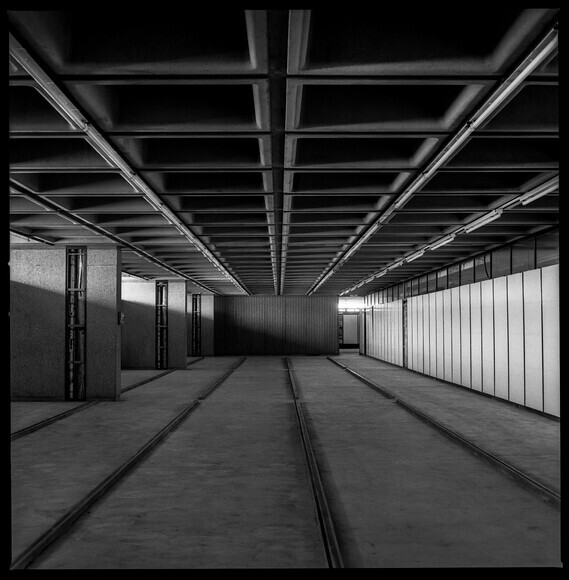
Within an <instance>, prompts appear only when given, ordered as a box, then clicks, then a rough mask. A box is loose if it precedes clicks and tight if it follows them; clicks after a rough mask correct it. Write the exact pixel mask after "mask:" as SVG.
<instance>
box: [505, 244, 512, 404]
mask: <svg viewBox="0 0 569 580" xmlns="http://www.w3.org/2000/svg"><path fill="white" fill-rule="evenodd" d="M511 253H512V252H510V254H511ZM510 262H511V258H510ZM510 271H511V270H510ZM506 355H507V361H508V364H507V366H506V371H507V377H508V399H507V400H508V401H509V400H510V295H509V280H508V276H506Z"/></svg>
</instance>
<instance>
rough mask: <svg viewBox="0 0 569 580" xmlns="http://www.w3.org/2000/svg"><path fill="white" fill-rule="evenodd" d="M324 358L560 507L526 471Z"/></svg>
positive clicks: (554, 496) (551, 493)
mask: <svg viewBox="0 0 569 580" xmlns="http://www.w3.org/2000/svg"><path fill="white" fill-rule="evenodd" d="M326 358H327V359H328V360H329V361H331V362H333V363H334V364H336V365H338V366H339V367H341V368H343V369H344V370H345V371H347V372H348V373H350V374H351V375H353V376H354V377H356V378H357V379H359V380H360V381H361V382H362V383H365V384H366V385H367V386H368V387H371V388H372V389H374V390H375V391H377V392H378V393H380V394H381V395H383V396H384V397H387V398H388V399H393V400H394V402H395V403H397V404H398V405H400V406H401V407H403V408H404V409H405V410H407V411H409V412H410V413H412V414H413V415H415V416H416V417H417V418H419V419H421V420H422V421H423V422H425V423H427V424H428V425H430V426H432V427H435V428H436V429H438V430H439V431H440V432H441V433H443V434H444V435H446V436H447V437H448V438H449V439H452V440H453V441H455V442H456V443H459V444H460V445H462V446H463V447H465V448H466V449H468V450H469V451H470V452H472V453H473V454H474V455H477V456H479V457H481V458H482V459H484V460H486V461H487V462H488V463H490V464H491V465H493V466H494V467H496V468H498V469H499V470H501V471H503V472H504V473H506V475H508V476H510V477H512V478H513V479H514V480H515V481H517V482H518V483H519V484H521V485H522V486H523V487H524V488H526V489H528V490H529V491H532V492H534V493H536V494H537V495H539V496H540V497H541V498H542V499H544V500H545V501H547V502H548V503H550V504H551V505H553V506H554V507H556V508H557V509H560V507H561V496H560V495H559V494H558V493H557V492H556V491H554V490H552V489H550V488H548V487H547V486H545V485H543V484H542V483H540V482H538V481H536V480H535V479H534V478H532V477H530V476H529V475H527V474H526V473H524V472H522V471H520V470H519V469H517V468H515V467H514V466H513V465H511V464H509V463H508V462H506V461H504V460H502V459H500V458H499V457H497V456H496V455H494V454H492V453H490V452H488V451H486V450H485V449H483V448H481V447H479V446H478V445H476V444H475V443H473V442H472V441H470V440H469V439H467V438H465V437H463V436H462V435H460V434H459V433H457V432H456V431H454V430H453V429H449V428H448V427H445V426H444V425H443V424H442V423H440V422H439V421H437V420H436V419H434V418H433V417H431V416H430V415H427V414H426V413H424V412H423V411H420V410H419V409H417V407H415V406H413V405H410V404H409V403H407V402H405V401H402V400H401V399H399V398H398V397H396V396H395V395H393V394H392V393H390V392H389V391H387V390H386V389H384V388H383V387H380V386H379V385H377V384H376V383H374V382H373V381H371V380H370V379H368V378H366V377H364V376H363V375H361V374H360V373H358V372H357V371H354V370H353V369H351V368H349V367H348V366H346V365H345V364H343V363H341V362H339V361H337V360H334V359H333V358H332V357H326Z"/></svg>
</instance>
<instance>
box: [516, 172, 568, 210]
mask: <svg viewBox="0 0 569 580" xmlns="http://www.w3.org/2000/svg"><path fill="white" fill-rule="evenodd" d="M558 187H559V177H555V178H554V179H552V180H550V181H548V182H547V183H543V184H542V185H540V186H538V187H536V188H535V189H533V190H531V191H528V192H527V193H526V194H525V195H522V197H520V202H521V204H522V205H527V204H528V203H531V202H532V201H535V200H536V199H539V198H540V197H543V196H544V195H547V194H548V193H551V192H552V191H555V190H556V189H557V188H558Z"/></svg>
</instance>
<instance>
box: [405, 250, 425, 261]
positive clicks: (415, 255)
mask: <svg viewBox="0 0 569 580" xmlns="http://www.w3.org/2000/svg"><path fill="white" fill-rule="evenodd" d="M424 253H425V250H419V251H418V252H415V253H414V254H411V255H410V256H408V257H407V258H405V261H406V262H412V261H413V260H416V259H417V258H420V257H421V256H422V255H423V254H424Z"/></svg>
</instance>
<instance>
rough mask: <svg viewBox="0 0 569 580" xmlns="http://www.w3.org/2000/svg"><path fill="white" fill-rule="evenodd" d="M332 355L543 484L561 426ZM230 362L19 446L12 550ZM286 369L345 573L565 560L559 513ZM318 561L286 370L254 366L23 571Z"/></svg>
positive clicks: (191, 372)
mask: <svg viewBox="0 0 569 580" xmlns="http://www.w3.org/2000/svg"><path fill="white" fill-rule="evenodd" d="M340 359H341V360H342V361H343V362H344V363H345V364H349V366H352V367H353V368H354V369H356V365H357V364H360V365H361V366H360V367H359V368H358V369H356V370H359V371H360V372H361V373H362V374H366V373H368V374H370V375H373V378H374V380H377V381H378V382H381V384H382V385H385V386H386V388H387V387H388V388H390V389H393V390H395V389H397V388H399V389H400V391H401V392H403V390H405V389H406V390H405V396H409V397H413V399H412V400H413V404H415V405H419V404H421V402H423V403H424V406H425V409H426V410H428V411H429V413H435V412H437V413H438V415H437V417H438V419H440V420H441V421H446V422H448V423H449V424H452V425H454V426H455V427H457V428H460V429H461V432H462V433H463V434H465V435H467V436H470V437H473V438H475V439H476V440H477V443H478V444H480V445H487V446H489V447H491V448H492V450H493V451H494V452H498V451H499V452H500V453H501V454H502V455H503V456H505V457H510V458H511V459H512V461H513V460H515V461H516V462H517V463H516V464H517V465H518V466H520V467H524V468H526V469H528V470H531V471H532V474H533V475H534V476H536V477H539V478H540V480H541V481H548V482H552V483H553V484H554V483H555V481H556V479H555V468H557V469H558V457H557V460H556V458H555V449H556V447H555V446H556V445H558V427H559V424H558V423H556V422H555V421H551V420H549V419H546V418H543V417H540V416H538V415H536V414H535V413H531V412H527V411H523V410H520V409H515V408H513V407H511V406H508V405H505V404H501V405H500V410H502V411H504V409H505V408H507V409H508V411H507V412H506V414H502V415H500V412H499V410H496V405H497V404H499V402H497V401H493V400H491V399H488V398H486V397H478V396H476V395H475V394H473V393H470V392H466V391H464V390H462V389H457V388H453V387H449V386H448V385H444V387H445V388H444V389H443V388H442V387H441V385H434V384H431V383H430V379H428V380H427V381H423V382H422V383H421V385H419V384H416V380H417V378H418V376H417V375H416V374H415V373H412V372H410V371H405V370H403V369H400V370H399V374H398V375H396V373H395V372H393V370H394V369H393V367H391V365H384V366H383V367H382V364H383V363H379V362H378V361H374V360H372V359H367V358H365V357H357V356H354V355H351V354H350V355H346V356H342V357H340ZM238 360H239V358H238V357H216V358H206V359H203V360H200V361H198V362H195V363H194V364H192V365H191V366H189V367H188V368H187V369H186V370H176V371H174V372H171V373H168V374H166V375H163V376H160V377H159V378H156V379H155V380H151V381H150V382H147V383H145V384H142V385H141V386H139V387H137V388H135V389H132V390H129V391H128V392H125V393H124V394H123V399H122V400H121V401H120V402H118V403H113V402H101V403H99V404H97V405H95V406H92V407H90V408H86V409H84V410H81V411H79V412H77V413H75V414H73V415H71V416H69V417H66V418H65V419H62V420H61V421H58V422H56V423H54V424H52V425H49V426H47V427H45V428H43V429H41V430H40V431H37V432H35V433H30V434H29V435H26V436H25V437H22V438H20V439H18V440H16V441H14V442H13V443H12V482H13V489H12V504H13V508H12V510H13V511H12V528H13V532H12V533H13V538H12V542H13V554H14V556H17V555H18V554H20V553H22V552H23V550H24V549H25V548H26V547H27V546H29V545H30V544H31V543H32V542H34V540H36V539H37V538H38V537H39V536H41V534H43V533H44V532H46V530H48V529H49V528H50V526H52V525H53V524H54V523H55V522H57V520H58V519H59V518H61V517H62V516H63V515H64V514H65V513H66V511H67V510H69V509H70V508H71V507H73V506H74V505H75V504H76V503H77V502H78V501H80V500H81V498H82V497H84V496H85V494H87V493H88V492H89V491H90V490H91V489H92V488H93V487H95V486H96V485H97V484H98V483H100V482H101V481H102V480H103V479H104V478H105V477H107V476H108V475H109V474H110V473H112V472H113V470H115V469H116V468H117V466H120V465H121V464H122V463H123V462H124V461H125V460H127V459H128V458H130V457H131V456H132V455H133V454H134V453H135V452H136V451H137V450H138V449H140V448H141V447H142V446H143V445H144V444H145V443H146V442H147V441H148V440H149V439H150V438H151V437H153V436H154V435H155V434H156V433H157V432H158V431H159V430H160V429H162V428H163V427H164V426H165V425H166V424H168V423H169V421H171V420H172V418H173V417H175V416H177V415H178V414H179V413H180V411H181V410H182V409H184V408H185V407H187V405H188V404H189V403H190V402H191V401H192V400H193V399H195V397H196V396H198V394H199V393H200V392H202V391H203V389H204V388H205V387H207V386H208V385H210V384H212V383H213V382H214V381H215V380H217V379H218V378H220V377H221V376H222V375H223V374H224V373H225V372H226V370H227V369H229V368H230V367H232V366H233V365H234V364H235V363H236V362H238ZM290 360H291V362H292V367H293V369H294V371H293V372H294V373H295V378H296V381H297V385H298V389H299V395H300V399H301V401H302V405H303V409H304V413H305V417H306V419H307V422H308V426H309V430H310V434H311V438H312V443H313V446H314V450H315V453H316V456H317V460H318V463H319V466H320V469H321V473H322V477H323V483H324V487H325V489H326V492H327V495H328V499H329V502H330V507H331V510H332V514H333V517H334V520H335V522H336V527H337V532H338V536H339V541H340V547H341V549H342V554H343V556H344V560H345V564H346V565H347V566H349V567H354V568H367V567H369V568H385V567H398V568H399V567H455V566H458V567H488V566H492V567H494V566H496V567H504V566H505V567H544V566H547V567H558V566H560V538H559V536H560V513H559V511H558V510H557V509H555V508H554V507H552V506H550V505H548V504H547V503H545V502H544V501H542V500H541V499H540V498H538V497H537V496H536V495H534V494H532V493H530V492H528V491H527V490H526V489H524V488H523V487H521V486H520V485H519V484H518V483H516V482H515V481H513V480H512V479H510V478H508V477H506V476H505V475H504V474H503V473H502V472H500V471H498V470H497V469H495V468H493V467H491V466H490V465H488V464H487V463H486V462H485V461H482V460H481V459H479V458H477V457H475V456H474V455H472V454H471V453H469V452H468V451H466V450H465V449H464V448H463V447H461V446H460V445H457V444H456V443H454V442H453V441H451V440H449V439H448V438H447V437H445V436H443V435H442V434H441V433H440V432H439V431H437V430H436V429H434V428H432V427H430V426H428V425H427V424H425V423H424V422H422V421H420V420H419V419H417V418H416V417H415V416H413V415H412V414H410V413H408V412H407V411H405V410H404V409H403V408H402V407H401V406H399V405H397V404H395V403H394V402H393V400H390V399H387V398H385V397H383V396H381V395H380V394H379V393H377V392H375V391H373V390H372V389H370V388H369V387H368V386H366V385H365V384H363V383H362V382H361V381H359V380H357V379H356V378H355V377H353V376H351V375H349V374H348V373H347V372H346V371H345V370H343V369H341V368H340V367H338V366H336V365H334V364H333V363H332V362H330V361H329V360H327V359H326V357H296V356H295V357H291V359H290ZM384 367H386V368H384ZM387 367H388V368H387ZM130 378H132V377H130ZM370 378H371V376H370ZM434 382H435V383H436V382H437V381H434ZM129 384H134V383H132V382H131V383H129ZM405 385H407V386H405ZM419 390H421V393H420V394H421V397H419V396H418V395H419V392H418V391H419ZM451 391H452V392H451ZM437 397H439V399H438V403H437ZM447 400H448V406H446V407H445V406H444V405H442V404H441V402H445V403H446V401H447ZM17 405H18V411H17V413H23V414H25V408H22V405H32V406H31V407H30V411H32V413H30V414H34V413H37V408H35V407H36V406H37V405H38V403H17ZM41 405H45V406H49V405H53V403H43V404H41ZM466 408H469V409H472V412H471V413H469V414H466V413H465V411H464V410H465V409H466ZM445 409H447V410H446V411H445ZM54 410H55V408H54ZM510 410H511V411H512V413H513V411H515V414H514V415H512V416H511V417H510V415H509V414H508V413H509V412H510ZM17 413H16V414H17ZM45 413H47V411H45V410H44V411H43V415H44V416H45ZM22 416H23V415H22ZM500 416H501V417H502V421H499V420H498V419H499V418H500ZM510 419H511V421H512V422H511V421H510ZM30 421H31V419H30ZM28 422H29V421H28ZM518 429H519V431H518ZM516 433H517V435H516ZM517 437H521V438H522V439H523V440H524V441H525V442H526V443H527V444H522V443H521V442H520V441H519V440H518V439H517ZM536 441H537V442H536ZM540 449H541V450H542V451H544V453H543V455H544V459H543V460H542V461H536V460H535V459H536V458H535V457H534V460H530V456H531V455H536V457H537V456H539V455H540V453H539V452H538V450H540ZM552 466H553V468H552ZM557 481H558V480H557ZM325 566H326V560H325V557H324V551H323V544H322V541H321V538H320V535H319V528H318V522H317V519H316V514H315V510H314V505H313V501H312V497H311V491H310V484H309V479H308V474H307V469H306V464H305V460H304V455H303V451H302V446H301V442H300V437H299V432H298V425H297V423H296V417H295V413H294V405H293V402H292V396H291V393H290V388H289V386H288V379H287V377H286V372H285V368H284V364H283V360H282V358H280V357H248V358H247V360H246V361H245V363H243V364H242V365H241V366H240V367H239V368H238V369H237V370H235V371H234V372H233V373H232V374H231V375H229V377H228V378H227V380H226V381H225V382H224V383H222V384H221V385H220V386H219V387H218V388H217V389H216V390H215V391H213V393H212V394H211V395H209V396H208V397H207V399H205V400H203V401H202V402H201V403H200V404H199V405H198V406H197V408H196V409H195V410H194V411H192V413H191V414H190V415H189V416H188V417H187V418H186V419H185V420H184V421H183V422H182V423H180V424H179V425H178V426H177V428H176V429H175V430H173V431H172V432H171V433H170V434H169V435H167V436H166V438H165V439H163V440H162V441H161V442H160V443H159V444H158V445H157V446H156V447H155V448H154V450H153V451H152V452H151V453H150V454H149V455H148V456H147V457H146V458H145V459H144V460H143V461H141V462H140V463H139V464H138V465H137V466H136V467H135V468H134V469H133V470H132V471H130V472H129V473H128V474H127V475H126V476H125V477H123V478H122V479H121V480H120V482H119V483H117V484H116V485H115V486H114V487H112V488H111V489H110V491H109V492H108V493H107V494H106V495H105V496H104V497H103V498H102V499H100V500H99V501H98V502H97V503H95V504H94V505H93V506H92V507H91V508H90V509H89V511H88V513H86V514H85V515H84V516H83V517H82V518H81V519H80V520H79V521H78V522H77V523H76V524H75V525H74V526H73V527H72V528H71V529H70V531H69V532H68V533H67V534H65V535H64V536H63V537H62V538H60V539H59V540H58V541H56V542H55V543H54V544H53V545H52V546H51V547H50V548H48V549H47V550H46V551H45V552H44V553H43V554H42V555H41V556H39V557H38V558H37V559H36V560H35V561H34V562H32V564H31V565H30V568H38V569H39V568H42V569H66V568H75V569H101V568H107V569H119V568H120V569H128V568H137V569H151V568H164V569H166V568H184V569H191V568H311V567H325Z"/></svg>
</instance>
